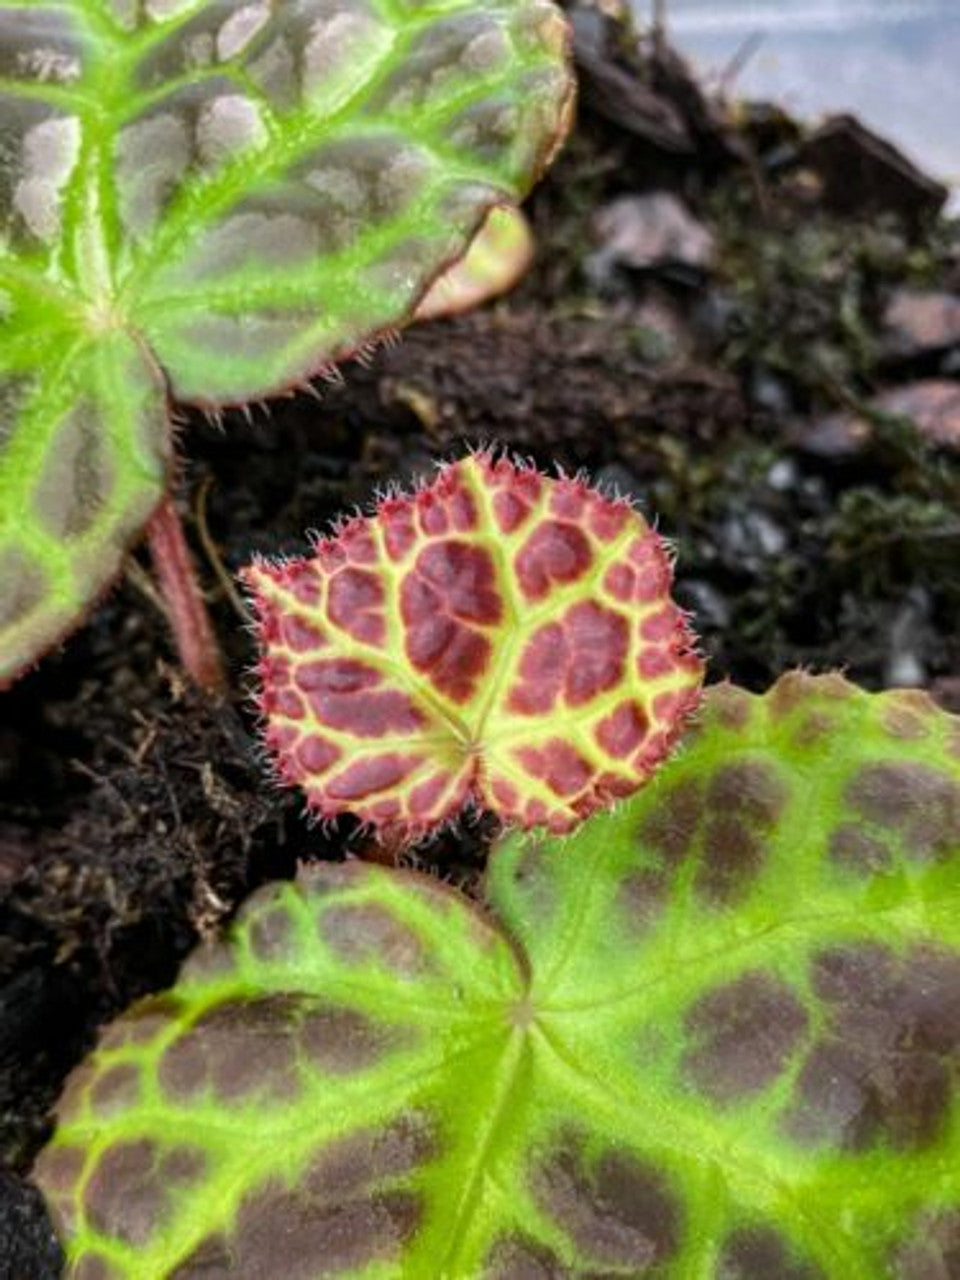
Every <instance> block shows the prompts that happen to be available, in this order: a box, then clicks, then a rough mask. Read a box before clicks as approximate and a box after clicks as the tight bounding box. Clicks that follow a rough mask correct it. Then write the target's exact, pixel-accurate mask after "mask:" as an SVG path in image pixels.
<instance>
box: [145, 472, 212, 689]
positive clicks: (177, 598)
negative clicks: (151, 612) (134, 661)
mask: <svg viewBox="0 0 960 1280" xmlns="http://www.w3.org/2000/svg"><path fill="white" fill-rule="evenodd" d="M147 536H148V538H149V541H150V555H151V558H152V559H153V567H154V572H155V573H156V575H157V578H158V580H159V583H160V593H161V595H162V596H163V601H164V604H165V605H166V611H167V617H168V619H169V621H170V626H171V628H172V629H173V635H174V639H175V640H176V644H177V651H178V653H179V655H180V661H181V663H182V664H183V668H184V670H185V671H186V672H187V674H188V675H189V676H190V677H191V678H192V679H193V680H194V681H195V683H196V684H197V685H199V686H200V688H201V689H203V690H204V691H205V692H207V693H212V694H221V693H223V692H224V690H225V689H226V683H227V682H226V677H225V675H224V670H223V661H222V659H221V656H220V647H219V645H218V644H217V638H216V635H215V634H214V630H213V626H212V624H211V622H210V615H209V613H208V612H207V606H206V604H205V603H204V600H203V595H202V593H201V591H200V585H199V583H198V582H197V576H196V571H195V570H194V567H193V560H192V558H191V556H190V548H189V547H188V546H187V540H186V537H185V536H184V532H183V525H182V524H181V522H180V517H179V515H178V514H177V510H176V507H175V506H174V504H173V498H172V497H171V496H170V494H167V495H166V496H165V497H164V499H163V501H162V502H161V503H160V505H159V507H158V508H157V510H156V511H155V512H154V514H153V516H152V517H151V519H150V523H149V524H148V526H147Z"/></svg>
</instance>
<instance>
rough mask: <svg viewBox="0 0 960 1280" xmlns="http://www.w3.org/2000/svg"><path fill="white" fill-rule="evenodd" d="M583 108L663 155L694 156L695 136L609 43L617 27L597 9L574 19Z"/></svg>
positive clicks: (581, 10) (578, 10) (577, 14)
mask: <svg viewBox="0 0 960 1280" xmlns="http://www.w3.org/2000/svg"><path fill="white" fill-rule="evenodd" d="M571 20H572V24H573V52H574V58H575V60H576V64H577V70H578V71H579V73H580V96H581V100H582V102H583V105H584V106H585V107H587V108H588V109H589V110H591V111H595V112H596V113H597V114H598V115H600V116H603V118H604V119H605V120H609V121H610V122H611V123H613V124H616V125H619V127H620V128H621V129H624V130H625V131H626V132H627V133H629V134H632V135H633V136H634V137H636V138H640V139H642V140H643V141H644V142H646V143H648V144H649V145H650V146H653V147H655V148H656V149H657V150H659V151H665V152H668V153H673V154H674V155H687V156H689V155H693V153H694V152H695V151H696V147H695V145H694V141H693V136H692V134H691V132H690V130H689V128H688V127H687V124H686V121H685V120H684V118H683V115H682V114H681V113H680V111H678V110H677V108H676V107H675V106H674V105H673V104H672V103H671V102H670V100H669V99H668V98H667V97H666V96H664V95H663V94H660V93H658V92H656V90H654V89H652V88H651V87H650V86H649V85H648V84H647V83H645V81H644V80H642V79H641V78H640V77H639V76H638V75H637V72H636V69H635V67H631V66H630V65H629V63H627V62H626V61H625V60H624V58H623V55H622V54H621V53H620V52H619V51H618V50H617V49H616V42H615V41H614V40H612V39H611V38H610V36H611V31H615V29H616V27H615V24H614V23H612V22H610V20H609V19H607V18H605V16H604V15H603V14H601V13H600V12H599V11H597V10H594V9H586V8H581V7H577V8H576V9H574V11H573V13H572V14H571Z"/></svg>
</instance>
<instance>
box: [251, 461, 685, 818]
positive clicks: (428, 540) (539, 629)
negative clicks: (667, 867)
mask: <svg viewBox="0 0 960 1280" xmlns="http://www.w3.org/2000/svg"><path fill="white" fill-rule="evenodd" d="M243 577H244V580H245V582H246V584H247V586H248V587H249V589H250V590H251V592H252V595H253V603H254V607H255V610H256V614H257V618H258V630H259V636H260V641H261V645H262V647H263V658H262V661H261V663H260V666H259V669H258V676H259V682H260V689H259V698H260V706H261V709H262V712H263V715H264V718H265V722H266V742H267V745H268V747H269V748H270V749H271V751H272V752H273V753H274V754H275V755H276V758H277V762H278V765H279V770H280V773H281V775H282V777H283V778H284V779H285V780H286V781H288V782H291V783H294V784H297V785H299V786H301V787H302V788H303V789H304V791H305V792H306V796H307V801H308V804H309V805H310V807H311V808H312V809H313V810H314V811H315V812H317V813H319V814H321V815H323V816H324V817H333V816H335V815H337V814H340V813H344V812H351V813H354V814H356V815H357V816H358V817H359V818H361V819H362V820H363V821H365V822H368V823H370V824H372V825H373V826H375V827H377V828H378V829H379V830H380V831H381V832H382V833H384V834H385V835H388V836H390V837H391V838H394V839H407V838H411V837H414V836H419V835H422V834H424V833H426V832H428V831H431V830H433V829H435V828H436V827H437V826H438V825H439V824H440V823H442V822H444V821H445V820H447V819H449V818H451V817H452V816H454V815H455V814H456V813H458V812H459V811H460V810H461V809H462V808H463V806H464V805H465V804H467V803H473V804H475V805H476V806H478V807H483V808H487V809H490V810H493V811H494V812H496V813H497V814H499V815H500V816H501V817H502V818H504V819H505V820H506V821H508V822H512V823H517V824H518V825H520V826H523V827H530V826H534V825H538V824H544V825H546V826H548V827H549V828H550V829H551V830H553V831H558V832H559V831H566V830H569V829H570V828H571V827H573V826H574V825H575V824H576V823H577V822H578V821H580V820H581V819H582V818H584V817H586V816H587V815H588V814H589V813H592V812H593V811H594V810H595V809H597V808H600V807H601V806H603V805H605V804H609V803H610V802H611V800H613V799H615V798H617V797H622V796H626V795H629V794H630V793H631V792H632V791H634V790H636V788H637V787H639V786H640V785H641V784H642V783H643V782H645V781H646V780H647V778H648V777H649V776H650V774H651V773H652V771H653V770H654V769H655V768H656V766H657V765H658V764H659V763H660V762H661V760H663V758H664V757H665V756H666V754H667V753H668V751H669V750H670V748H671V746H672V745H673V743H674V741H675V740H676V738H677V736H678V735H679V733H680V731H681V730H682V728H683V725H684V723H685V720H686V717H687V716H688V714H689V712H690V711H691V710H692V709H693V707H694V706H695V705H696V703H697V701H698V697H699V688H700V682H701V680H702V677H703V666H702V663H701V662H700V660H699V658H698V657H697V656H696V654H695V653H694V652H693V649H692V637H691V635H690V632H689V630H688V629H687V625H686V619H685V617H684V615H683V614H682V612H681V611H680V610H679V609H678V608H677V606H676V605H674V604H673V602H672V601H671V599H670V586H671V582H672V572H671V567H670V562H669V559H668V557H667V553H666V550H665V548H664V544H663V542H662V540H661V539H660V538H659V537H658V535H657V534H656V533H655V532H654V531H653V530H652V529H651V528H650V527H649V526H648V525H647V523H646V522H645V521H644V520H643V518H642V517H641V516H640V515H639V514H638V513H637V512H636V511H634V510H633V509H632V508H631V507H630V506H629V504H628V503H626V502H623V501H619V500H612V499H610V498H606V497H604V496H603V495H601V494H599V493H597V492H596V491H594V490H591V489H590V488H588V487H587V486H586V485H585V484H584V483H583V482H582V481H581V480H575V479H551V478H548V477H546V476H543V475H541V474H540V473H538V472H537V471H535V470H533V469H532V468H527V467H519V466H516V465H514V464H513V463H511V462H510V461H509V460H507V459H506V458H500V459H497V458H495V457H494V456H493V455H491V454H489V453H477V454H474V455H472V456H470V457H468V458H465V459H464V460H462V461H461V462H458V463H456V464H453V465H449V466H446V467H443V468H442V469H441V470H440V472H439V474H438V475H437V477H436V479H435V480H434V482H433V483H432V484H430V485H429V486H427V487H426V488H423V489H420V490H419V491H418V492H417V493H416V494H414V495H413V496H412V497H400V496H395V497H388V498H386V499H384V500H383V501H382V502H381V503H380V504H379V506H378V508H377V511H376V514H375V515H374V516H373V517H370V518H356V519H353V520H351V521H349V522H348V523H346V524H344V525H343V526H342V527H341V529H340V530H339V532H338V533H337V534H336V535H335V536H333V537H330V538H325V539H322V540H320V541H319V542H317V544H316V545H315V547H314V553H313V555H312V556H311V557H310V558H303V559H295V560H289V561H286V562H281V563H276V564H271V563H267V562H257V563H255V564H253V565H252V566H250V567H249V568H248V569H246V570H245V571H244V574H243Z"/></svg>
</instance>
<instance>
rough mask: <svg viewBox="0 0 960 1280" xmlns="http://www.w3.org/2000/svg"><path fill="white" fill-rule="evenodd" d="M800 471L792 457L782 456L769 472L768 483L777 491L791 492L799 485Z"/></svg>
mask: <svg viewBox="0 0 960 1280" xmlns="http://www.w3.org/2000/svg"><path fill="white" fill-rule="evenodd" d="M798 478H799V472H798V471H797V464H796V463H795V462H794V461H793V459H792V458H781V459H780V460H779V461H777V462H775V463H774V464H773V466H772V467H771V468H770V470H769V471H768V472H767V484H768V485H769V486H770V488H771V489H773V491H774V492H775V493H789V492H790V490H791V489H795V488H796V487H797V480H798Z"/></svg>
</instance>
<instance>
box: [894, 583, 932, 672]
mask: <svg viewBox="0 0 960 1280" xmlns="http://www.w3.org/2000/svg"><path fill="white" fill-rule="evenodd" d="M930 611H931V601H930V594H929V592H928V591H926V590H925V588H923V587H911V589H910V590H909V591H908V592H907V594H906V598H905V599H904V602H903V605H902V606H901V607H900V609H899V610H898V611H897V614H896V617H895V618H894V619H893V622H892V623H891V625H890V630H889V649H888V651H887V660H886V663H885V665H884V672H883V679H884V684H885V685H887V687H888V688H894V689H916V688H919V687H921V686H922V685H925V684H926V683H927V669H926V665H925V663H924V659H923V650H924V648H925V647H926V642H927V637H928V633H929V622H930Z"/></svg>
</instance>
